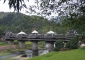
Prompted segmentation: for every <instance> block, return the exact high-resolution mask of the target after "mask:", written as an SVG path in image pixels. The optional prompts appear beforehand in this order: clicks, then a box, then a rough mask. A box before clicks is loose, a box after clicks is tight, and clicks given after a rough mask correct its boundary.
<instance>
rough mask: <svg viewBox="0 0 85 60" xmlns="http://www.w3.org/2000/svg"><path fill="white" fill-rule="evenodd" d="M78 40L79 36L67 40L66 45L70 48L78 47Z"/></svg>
mask: <svg viewBox="0 0 85 60" xmlns="http://www.w3.org/2000/svg"><path fill="white" fill-rule="evenodd" d="M78 41H79V40H78V37H75V38H72V39H71V40H70V41H69V42H67V44H66V47H67V48H69V49H77V48H78Z"/></svg>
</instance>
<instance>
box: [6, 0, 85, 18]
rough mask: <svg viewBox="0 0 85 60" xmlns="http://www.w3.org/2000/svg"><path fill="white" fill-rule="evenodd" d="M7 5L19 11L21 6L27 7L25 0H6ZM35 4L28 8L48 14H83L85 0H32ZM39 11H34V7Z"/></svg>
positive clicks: (84, 12)
mask: <svg viewBox="0 0 85 60" xmlns="http://www.w3.org/2000/svg"><path fill="white" fill-rule="evenodd" d="M5 1H7V0H4V2H5ZM8 1H9V7H10V8H12V7H13V8H14V9H15V10H16V11H18V12H19V11H20V10H21V8H23V7H25V8H27V6H26V4H25V0H8ZM27 1H29V0H27ZM34 1H35V3H36V4H37V5H33V6H30V7H29V9H30V10H31V11H32V12H34V11H35V13H37V14H44V15H50V14H51V13H53V12H54V13H55V14H56V13H58V14H59V15H66V16H69V17H71V16H72V15H74V14H76V15H77V16H78V15H85V0H75V1H74V0H59V1H57V0H34ZM35 8H37V9H38V10H40V11H41V12H40V13H39V12H36V9H35Z"/></svg>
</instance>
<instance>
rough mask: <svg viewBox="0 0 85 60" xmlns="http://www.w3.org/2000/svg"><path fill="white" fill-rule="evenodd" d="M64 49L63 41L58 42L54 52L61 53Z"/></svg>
mask: <svg viewBox="0 0 85 60" xmlns="http://www.w3.org/2000/svg"><path fill="white" fill-rule="evenodd" d="M62 47H64V43H63V41H62V40H59V41H56V43H55V48H54V50H55V51H59V50H60V49H61V48H62Z"/></svg>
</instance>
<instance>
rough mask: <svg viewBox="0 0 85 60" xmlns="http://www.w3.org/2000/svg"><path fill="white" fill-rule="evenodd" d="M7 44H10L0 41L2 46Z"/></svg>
mask: <svg viewBox="0 0 85 60" xmlns="http://www.w3.org/2000/svg"><path fill="white" fill-rule="evenodd" d="M6 45H8V44H6V43H4V42H1V41H0V46H6Z"/></svg>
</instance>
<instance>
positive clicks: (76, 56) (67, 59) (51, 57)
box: [28, 49, 85, 60]
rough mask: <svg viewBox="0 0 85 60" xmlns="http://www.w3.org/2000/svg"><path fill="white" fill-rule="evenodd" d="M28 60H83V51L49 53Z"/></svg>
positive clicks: (84, 51) (84, 57)
mask: <svg viewBox="0 0 85 60" xmlns="http://www.w3.org/2000/svg"><path fill="white" fill-rule="evenodd" d="M28 60H85V50H82V49H77V50H71V51H65V52H63V51H62V52H51V53H48V54H46V55H42V56H37V57H34V58H31V59H28Z"/></svg>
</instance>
